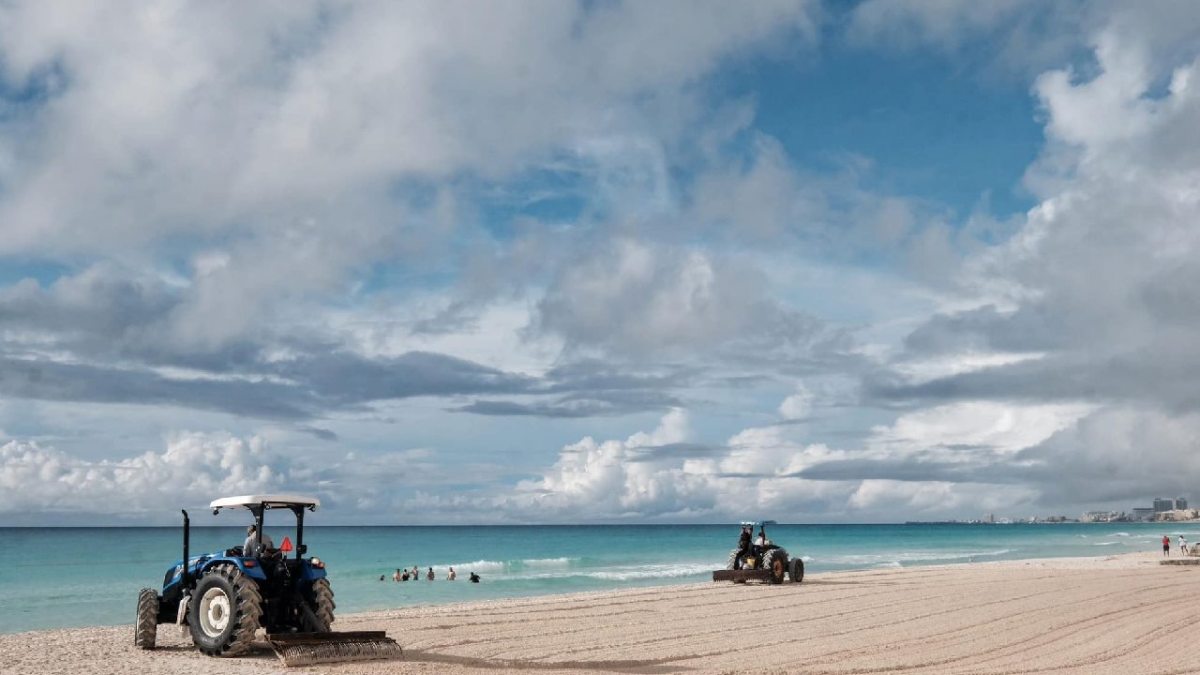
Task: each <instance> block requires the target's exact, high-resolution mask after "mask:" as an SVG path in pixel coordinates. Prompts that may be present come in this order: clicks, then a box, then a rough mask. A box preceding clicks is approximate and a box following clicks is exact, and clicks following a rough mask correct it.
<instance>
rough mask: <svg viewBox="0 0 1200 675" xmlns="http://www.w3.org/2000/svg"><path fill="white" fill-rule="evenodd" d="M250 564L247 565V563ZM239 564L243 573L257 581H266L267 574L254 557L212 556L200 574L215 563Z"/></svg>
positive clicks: (238, 566)
mask: <svg viewBox="0 0 1200 675" xmlns="http://www.w3.org/2000/svg"><path fill="white" fill-rule="evenodd" d="M247 562H249V563H250V564H249V565H247V564H246V563H247ZM221 564H226V565H237V568H238V569H239V570H241V571H242V574H245V575H246V576H248V577H250V578H251V579H254V580H256V581H266V580H267V575H266V573H265V572H263V571H262V566H261V564H260V563H259V562H258V561H257V560H256V559H254V558H238V557H234V556H219V557H216V558H210V559H209V560H208V561H206V562H205V563H204V567H202V568H201V569H200V574H204V573H205V572H207V571H208V570H209V569H210V568H211V567H212V566H213V565H221Z"/></svg>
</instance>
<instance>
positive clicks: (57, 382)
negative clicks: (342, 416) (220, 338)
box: [0, 358, 317, 420]
mask: <svg viewBox="0 0 1200 675" xmlns="http://www.w3.org/2000/svg"><path fill="white" fill-rule="evenodd" d="M0 392H2V393H3V395H4V396H6V397H10V398H27V399H39V400H48V401H88V402H94V403H140V404H147V405H172V406H181V407H185V408H196V409H200V410H215V411H220V412H227V413H231V414H234V415H242V416H247V417H261V418H265V419H275V420H298V419H305V418H308V417H310V416H312V415H313V414H315V413H316V412H317V410H316V407H315V405H314V404H315V401H314V400H313V399H312V397H311V396H309V395H307V394H306V393H305V392H303V391H302V390H299V389H298V388H296V387H294V386H290V385H286V384H278V383H272V382H261V381H260V382H251V381H243V380H208V379H202V380H197V379H189V380H177V379H169V378H166V377H163V376H161V375H158V374H156V373H154V372H151V371H149V370H144V369H120V368H112V367H104V366H91V365H83V364H68V363H56V362H52V361H44V360H42V361H30V360H23V359H13V358H0Z"/></svg>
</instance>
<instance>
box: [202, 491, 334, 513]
mask: <svg viewBox="0 0 1200 675" xmlns="http://www.w3.org/2000/svg"><path fill="white" fill-rule="evenodd" d="M320 505H321V500H319V499H317V498H316V497H301V496H299V495H242V496H240V497H222V498H220V499H214V500H213V502H212V503H211V504H209V505H208V508H210V509H245V508H249V507H251V506H265V507H266V508H268V509H275V508H283V507H289V506H304V507H308V508H309V509H311V510H313V511H316V510H317V507H319V506H320Z"/></svg>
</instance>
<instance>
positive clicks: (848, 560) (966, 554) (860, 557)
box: [821, 548, 1012, 567]
mask: <svg viewBox="0 0 1200 675" xmlns="http://www.w3.org/2000/svg"><path fill="white" fill-rule="evenodd" d="M1009 553H1012V549H1007V548H1001V549H995V550H991V551H893V552H888V553H863V554H855V555H835V556H830V557H828V558H822V559H821V562H823V563H826V564H830V565H836V566H847V565H851V566H864V567H872V566H873V567H879V566H890V567H898V566H902V565H904V564H905V563H910V564H911V563H918V564H919V563H932V562H945V561H953V560H977V559H979V558H995V557H999V556H1002V555H1006V554H1009Z"/></svg>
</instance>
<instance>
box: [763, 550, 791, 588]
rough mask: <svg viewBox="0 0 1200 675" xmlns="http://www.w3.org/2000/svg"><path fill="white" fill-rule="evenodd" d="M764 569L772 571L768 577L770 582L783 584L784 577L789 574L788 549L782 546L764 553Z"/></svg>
mask: <svg viewBox="0 0 1200 675" xmlns="http://www.w3.org/2000/svg"><path fill="white" fill-rule="evenodd" d="M763 569H765V570H767V571H768V572H770V576H769V577H767V581H768V582H770V583H772V584H782V583H783V579H784V577H786V576H787V569H788V559H787V551H785V550H783V549H781V548H773V549H771V550H770V551H767V552H766V553H764V554H763Z"/></svg>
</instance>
